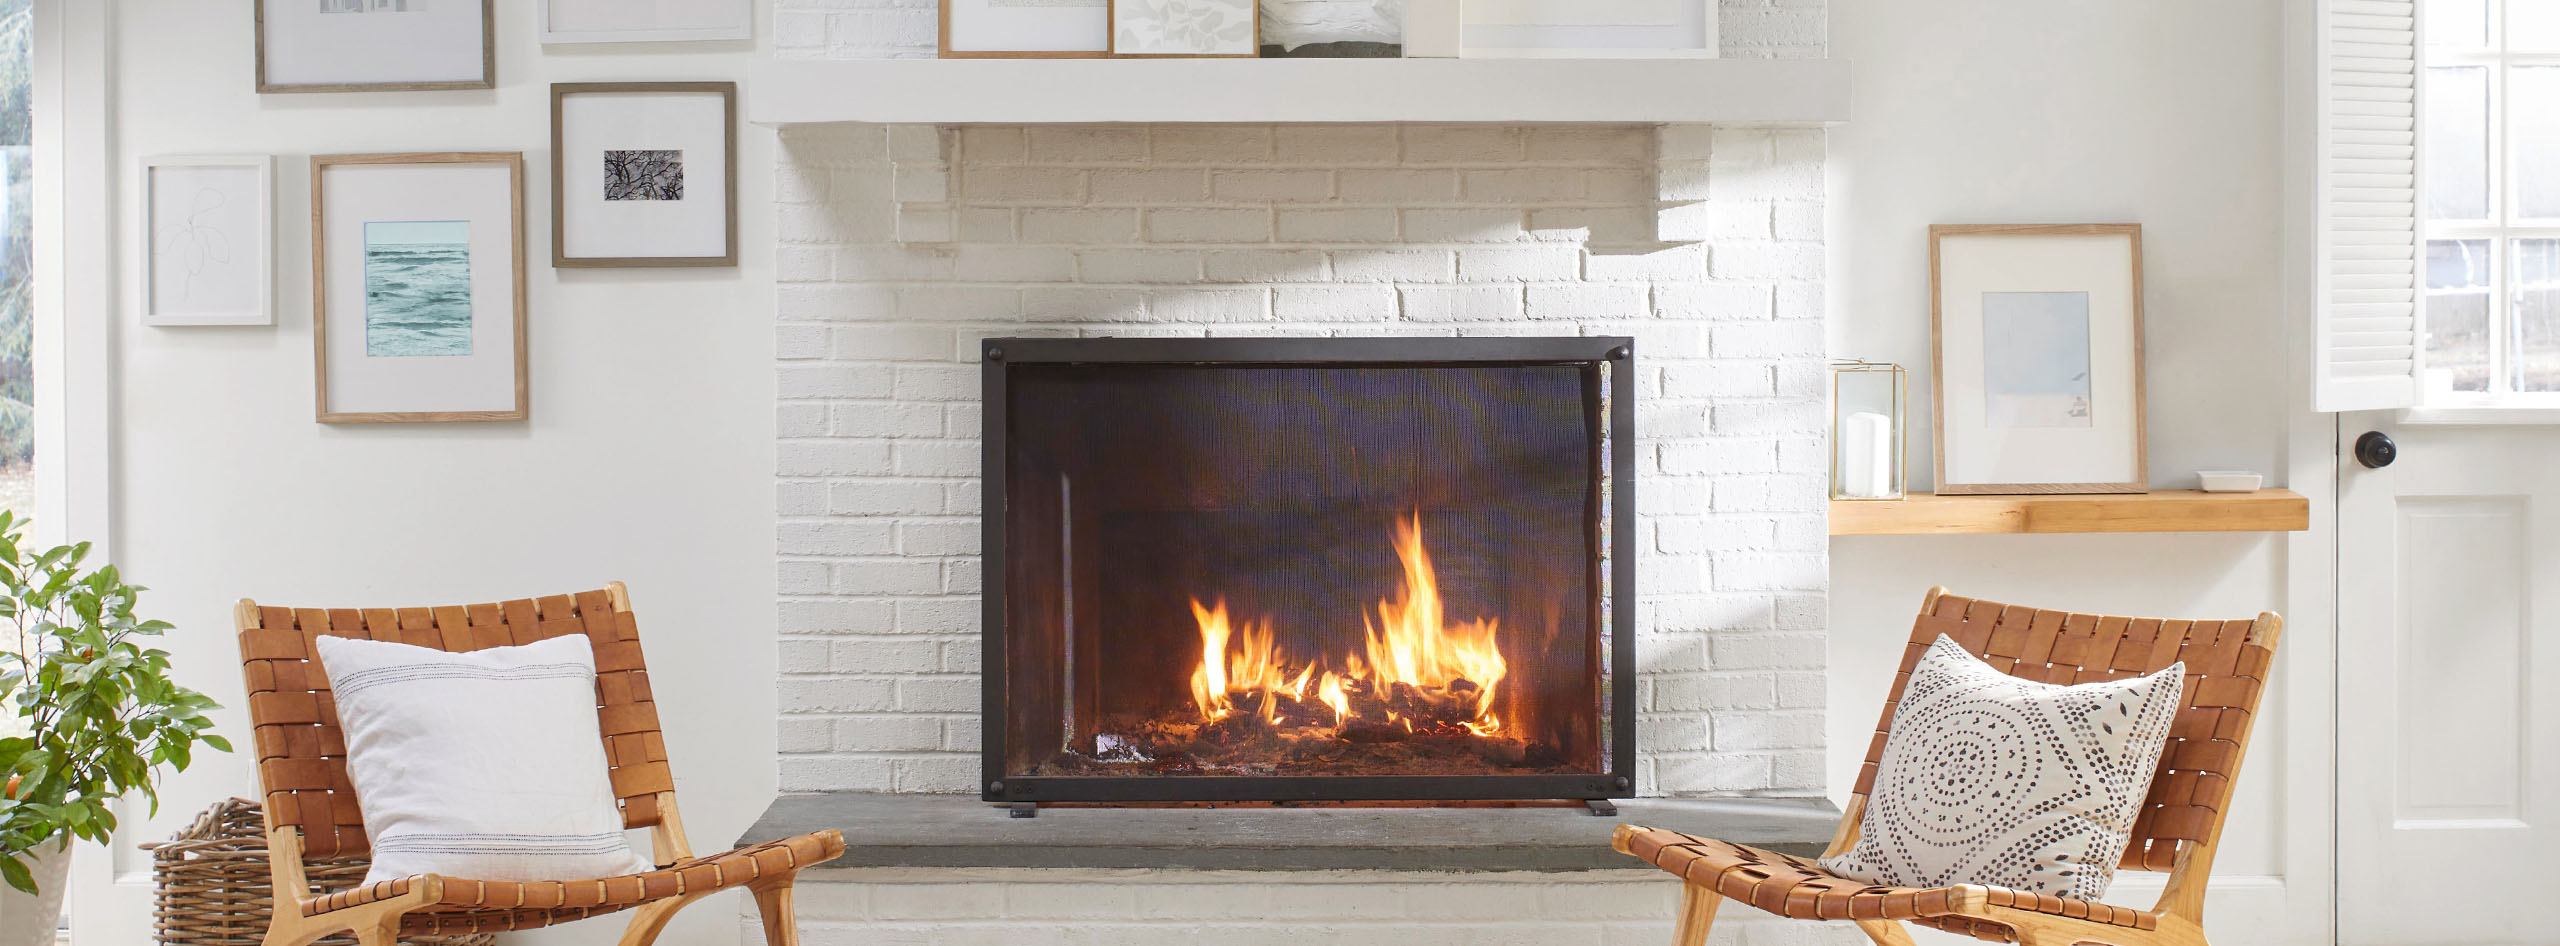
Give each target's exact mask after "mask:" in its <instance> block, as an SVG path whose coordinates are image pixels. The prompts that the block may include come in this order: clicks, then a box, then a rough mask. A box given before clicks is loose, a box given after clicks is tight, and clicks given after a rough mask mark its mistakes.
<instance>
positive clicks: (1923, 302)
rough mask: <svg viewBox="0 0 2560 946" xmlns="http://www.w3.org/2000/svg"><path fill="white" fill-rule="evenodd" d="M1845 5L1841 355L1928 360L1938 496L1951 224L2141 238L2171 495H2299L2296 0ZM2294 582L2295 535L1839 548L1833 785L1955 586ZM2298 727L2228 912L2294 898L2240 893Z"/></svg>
mask: <svg viewBox="0 0 2560 946" xmlns="http://www.w3.org/2000/svg"><path fill="white" fill-rule="evenodd" d="M1831 9H1832V14H1831V44H1832V45H1831V49H1832V55H1834V56H1840V57H1844V58H1847V59H1850V60H1851V61H1853V62H1854V63H1856V80H1855V83H1856V84H1855V92H1854V94H1855V96H1856V98H1855V103H1854V104H1855V113H1854V119H1855V120H1854V121H1852V122H1850V123H1849V124H1847V125H1845V126H1842V127H1839V128H1836V129H1834V130H1833V131H1832V133H1831V163H1830V179H1831V180H1830V203H1829V207H1830V221H1829V223H1830V237H1831V239H1830V246H1831V273H1832V281H1831V285H1832V295H1831V313H1830V334H1831V352H1832V354H1833V355H1834V356H1836V357H1860V358H1868V359H1877V360H1890V361H1895V362H1899V363H1901V364H1903V365H1904V366H1906V367H1908V368H1910V369H1911V370H1912V376H1911V377H1912V394H1913V400H1912V405H1911V406H1912V420H1913V424H1912V428H1911V443H1912V444H1913V449H1912V451H1911V454H1910V462H1911V464H1912V467H1913V482H1912V487H1913V488H1914V489H1926V488H1928V486H1929V482H1928V470H1929V458H1930V444H1931V442H1932V441H1931V436H1932V435H1931V432H1930V427H1929V417H1930V405H1929V385H1928V378H1929V374H1928V371H1929V363H1930V341H1929V270H1928V226H1929V225H1930V224H1934V223H2041V222H2134V223H2140V224H2142V225H2143V250H2144V261H2143V262H2144V281H2145V288H2146V293H2145V307H2146V310H2145V313H2144V314H2145V318H2146V321H2147V328H2148V348H2147V351H2148V357H2149V360H2150V364H2149V378H2150V399H2149V421H2150V436H2151V471H2152V481H2153V483H2154V485H2157V486H2161V487H2192V486H2193V485H2194V478H2193V475H2192V474H2193V471H2195V470H2197V469H2252V470H2259V471H2262V472H2265V473H2268V474H2270V482H2271V483H2277V484H2281V483H2283V482H2285V477H2284V470H2283V467H2282V465H2283V462H2284V461H2283V457H2284V452H2285V447H2286V424H2287V421H2288V419H2289V417H2290V415H2289V414H2288V413H2287V410H2288V408H2287V405H2288V404H2289V403H2290V400H2289V398H2288V395H2289V394H2290V393H2291V388H2289V387H2288V386H2287V385H2288V382H2287V380H2286V377H2285V365H2286V364H2287V359H2286V357H2285V355H2286V349H2285V347H2284V345H2285V341H2284V325H2283V322H2282V321H2281V318H2280V316H2279V314H2278V313H2279V305H2280V292H2281V283H2280V281H2279V276H2278V271H2277V265H2278V258H2277V254H2278V250H2279V246H2280V242H2279V237H2280V232H2279V228H2278V219H2277V214H2278V207H2277V199H2278V188H2279V169H2278V146H2279V144H2280V143H2281V129H2280V126H2279V122H2278V119H2279V115H2278V110H2279V107H2280V98H2279V93H2280V88H2279V84H2278V83H2279V75H2278V68H2279V50H2278V46H2277V27H2278V15H2277V14H2278V7H2277V5H2275V4H2230V3H2220V2H2213V0H2174V2H2152V3H2122V2H2116V0H1950V2H1937V3H1926V4H1913V3H1906V2H1899V0H1834V2H1833V4H1832V8H1831ZM2285 577H2286V576H2285V552H2284V546H2283V544H2282V542H2281V540H2279V539H2276V538H2272V537H2265V536H2254V535H2149V536H1967V537H1918V536H1907V537H1906V536H1880V537H1858V538H1840V539H1834V540H1833V541H1832V582H1831V587H1832V604H1831V637H1830V641H1831V643H1830V646H1831V661H1830V667H1831V671H1832V672H1831V675H1830V689H1831V712H1830V716H1829V719H1830V722H1829V726H1830V739H1829V744H1830V745H1831V746H1832V747H1833V748H1832V753H1831V765H1830V785H1831V787H1832V792H1833V794H1834V795H1835V797H1837V796H1844V795H1845V794H1846V793H1847V791H1848V788H1849V785H1850V783H1851V782H1852V781H1853V780H1854V779H1855V777H1856V774H1857V766H1858V763H1859V761H1860V760H1861V759H1862V758H1863V756H1864V752H1865V748H1866V746H1867V742H1868V738H1867V737H1868V735H1869V734H1870V733H1872V732H1873V731H1874V730H1873V726H1874V724H1875V716H1876V711H1877V709H1878V707H1880V706H1881V705H1882V702H1883V698H1884V693H1885V691H1886V689H1887V687H1888V686H1889V685H1890V683H1891V679H1892V674H1893V670H1894V667H1895V666H1896V665H1897V663H1898V661H1899V659H1900V657H1901V647H1900V644H1901V642H1902V641H1903V639H1904V638H1905V637H1906V636H1907V635H1908V634H1909V633H1910V629H1911V618H1912V614H1913V613H1914V612H1915V611H1916V610H1917V608H1918V607H1919V604H1920V598H1921V595H1922V593H1923V592H1925V591H1926V590H1927V589H1928V588H1929V586H1931V585H1935V584H1943V585H1947V586H1949V587H1950V588H1952V589H1954V590H1955V591H1957V592H1958V593H1960V594H1965V595H1969V596H1979V597H1985V598H1991V599H1995V600H2002V601H2014V602H2018V603H2022V604H2031V605H2037V606H2043V607H2058V608H2068V609H2073V610H2081V611H2100V612H2107V613H2116V614H2159V615H2163V616H2188V617H2246V616H2248V615H2251V614H2255V613H2257V612H2258V611H2260V610H2278V611H2282V610H2285V591H2286V581H2285ZM2297 630H2306V629H2297ZM2276 686H2277V687H2278V688H2279V689H2281V688H2282V687H2283V686H2284V680H2283V678H2282V677H2279V678H2278V679H2277V681H2276ZM2281 702H2282V701H2281V697H2280V696H2270V697H2269V698H2268V700H2267V705H2268V707H2269V708H2270V709H2273V708H2274V707H2276V706H2279V705H2281ZM2280 730H2281V720H2280V718H2278V717H2277V716H2276V715H2275V714H2273V713H2270V714H2269V715H2268V716H2267V717H2265V718H2264V719H2263V721H2262V724H2261V725H2260V727H2259V728H2258V730H2257V734H2258V735H2257V745H2256V746H2255V747H2254V751H2252V752H2251V754H2250V757H2249V768H2248V771H2247V772H2246V774H2244V775H2243V776H2242V778H2241V780H2240V785H2239V789H2238V791H2239V801H2238V807H2237V808H2236V809H2235V811H2234V813H2233V815H2232V820H2231V823H2230V824H2231V826H2230V830H2229V834H2228V840H2227V841H2226V843H2225V846H2224V852H2223V854H2222V857H2221V860H2220V862H2219V863H2218V865H2217V868H2218V869H2217V870H2216V875H2217V881H2216V885H2215V889H2216V892H2217V894H2218V895H2220V894H2224V893H2225V892H2226V891H2228V892H2229V893H2228V896H2218V897H2217V900H2220V901H2222V902H2226V903H2235V904H2236V903H2241V902H2245V903H2247V904H2248V905H2249V906H2251V907H2257V906H2267V905H2268V901H2266V900H2265V898H2267V897H2270V896H2280V895H2281V891H2280V890H2279V889H2277V888H2274V887H2273V885H2272V883H2271V882H2266V881H2262V880H2259V881H2243V880H2239V879H2238V878H2247V877H2251V876H2263V875H2270V874H2279V873H2281V872H2282V864H2281V862H2280V861H2279V859H2278V857H2277V852H2278V851H2279V850H2280V844H2279V840H2280V839H2279V837H2278V835H2277V823H2276V817H2275V816H2276V814H2277V812H2278V806H2277V805H2276V804H2275V803H2274V799H2275V798H2276V789H2277V788H2278V787H2279V786H2280V782H2281V779H2280V776H2281V774H2282V766H2283V765H2284V764H2285V757H2284V753H2283V752H2282V750H2281V749H2280V748H2279V747H2280V745H2281V739H2280ZM2120 889H2121V890H2122V891H2123V892H2122V894H2120V896H2119V897H2118V898H2117V899H2124V898H2127V897H2131V898H2133V899H2136V900H2143V901H2147V898H2148V897H2149V896H2152V895H2156V891H2157V887H2156V886H2149V887H2136V886H2134V885H2133V884H2130V883H2129V884H2127V885H2125V887H2123V888H2120ZM2137 894H2138V895H2137ZM2239 897H2254V898H2258V899H2253V900H2246V901H2241V900H2235V899H2234V898H2239ZM2214 915H2215V920H2216V940H2217V941H2218V942H2232V941H2237V942H2253V941H2254V942H2268V941H2272V940H2273V936H2274V934H2273V932H2272V929H2273V928H2272V927H2246V926H2242V927H2232V926H2225V925H2223V924H2226V923H2230V922H2232V921H2235V920H2241V921H2245V920H2247V919H2248V917H2247V916H2246V913H2245V911H2243V910H2239V909H2225V908H2217V909H2216V911H2215V914H2214ZM2278 919H2279V918H2277V917H2274V916H2268V917H2265V918H2263V920H2264V922H2268V923H2273V922H2276V921H2277V920H2278Z"/></svg>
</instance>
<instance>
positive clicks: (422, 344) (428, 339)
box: [311, 151, 530, 424]
mask: <svg viewBox="0 0 2560 946" xmlns="http://www.w3.org/2000/svg"><path fill="white" fill-rule="evenodd" d="M403 167H406V168H412V169H439V168H453V169H469V168H475V167H476V168H480V169H484V170H490V169H503V170H504V171H505V174H506V184H505V185H504V191H505V193H504V194H503V196H501V195H499V194H496V193H479V192H476V191H474V192H472V193H459V192H458V191H459V190H464V189H473V188H480V187H489V188H491V189H492V190H493V191H494V190H495V187H494V185H490V184H486V183H480V182H472V183H471V184H469V185H461V184H459V183H458V182H459V180H460V179H459V178H458V177H438V176H434V175H412V176H410V177H407V178H402V179H396V180H383V181H377V182H373V183H371V184H369V185H367V186H368V187H369V188H371V189H368V190H363V191H357V187H356V182H354V181H347V182H344V183H342V184H341V185H340V192H339V193H337V194H336V195H335V196H334V197H333V196H332V191H331V190H330V185H331V180H332V178H333V177H335V176H337V175H338V172H342V171H363V170H366V169H392V168H403ZM422 181H424V182H426V183H428V184H430V185H431V186H443V187H448V188H455V189H456V191H457V192H455V193H432V192H429V191H427V190H425V189H422V188H421V187H420V186H419V185H420V184H421V182H422ZM351 191H352V193H351ZM386 194H388V195H394V196H387V197H386V196H385V195H386ZM475 199H476V201H477V203H474V202H473V201H474V200H475ZM333 200H336V201H338V202H339V206H345V205H348V204H353V205H355V206H354V207H352V208H350V209H349V211H348V212H349V214H350V216H348V217H347V218H346V219H340V218H338V217H337V216H334V215H333V213H332V211H333V210H334V209H337V208H336V207H333V204H332V201H333ZM412 207H415V208H419V209H418V210H417V211H415V212H411V211H410V210H409V209H408V208H412ZM377 208H378V209H377ZM475 210H476V212H477V215H476V216H475V215H473V212H474V211H475ZM457 213H459V214H463V217H462V219H459V220H456V219H452V218H453V217H454V216H455V215H456V214H457ZM377 216H379V217H380V219H374V218H376V217H377ZM473 223H487V224H497V226H496V227H495V228H494V229H496V230H498V231H499V233H498V239H482V238H481V235H480V233H476V232H474V231H475V230H477V229H479V228H473V227H471V226H470V225H471V224H473ZM481 232H485V231H481ZM448 234H449V235H448ZM455 236H459V237H461V238H462V239H463V242H462V243H461V244H459V246H460V247H461V248H460V249H459V250H454V249H452V247H454V246H455V245H456V244H454V243H453V242H452V239H453V237H455ZM349 237H353V240H352V242H353V244H354V245H353V247H352V250H353V254H352V256H353V259H352V260H349V259H347V258H345V257H344V256H343V255H342V256H333V255H332V254H331V253H330V244H331V243H332V242H334V241H346V240H348V238H349ZM500 239H502V240H503V242H499V240H500ZM524 241H525V228H524V153H523V152H521V151H445V152H421V153H403V154H322V155H313V156H312V158H311V349H312V362H313V370H314V374H313V391H314V396H315V398H316V405H317V410H316V415H317V418H318V420H319V421H320V422H321V423H324V424H388V423H451V422H466V421H520V420H524V419H525V418H526V417H527V415H528V413H529V411H528V408H529V404H528V400H529V391H530V385H529V383H528V377H527V372H526V364H527V362H526V358H525V342H526V337H525V312H526V308H527V305H526V299H527V295H526V288H525V259H526V257H525V245H524ZM487 248H496V249H498V250H499V252H497V253H495V254H483V253H481V252H478V250H480V249H487ZM341 249H342V251H343V250H346V249H348V248H347V247H341ZM484 255H489V256H494V257H495V259H493V260H490V261H489V262H491V263H493V264H503V265H505V266H507V267H508V270H509V271H508V273H507V274H505V276H504V278H503V279H499V278H485V277H486V274H484V273H483V271H481V270H479V269H478V268H476V267H477V266H478V265H479V264H480V263H481V262H482V261H483V260H482V257H483V256H484ZM457 256H458V257H459V259H458V260H457V259H456V257H457ZM333 261H334V264H335V265H337V266H339V267H341V274H342V276H352V277H354V278H356V279H358V280H360V281H359V284H358V285H357V286H356V287H355V288H354V289H353V290H352V292H353V294H352V295H348V294H347V293H348V292H349V290H348V289H347V287H346V286H345V285H344V283H343V282H340V283H337V284H336V285H338V287H339V293H340V301H341V302H342V303H345V302H348V301H351V300H352V301H353V302H354V303H355V304H354V305H352V306H350V305H343V304H342V305H340V306H337V307H335V308H334V309H333V307H332V306H331V305H330V297H331V295H332V292H331V287H332V285H333V284H332V282H331V280H330V272H331V266H332V265H333ZM350 265H351V266H352V269H346V267H349V266H350ZM457 266H459V267H460V273H459V275H458V276H457V274H456V272H455V267H457ZM457 279H459V280H460V284H458V285H457V284H456V280H457ZM484 285H487V286H494V287H496V288H500V289H501V290H502V291H501V292H499V293H493V294H494V295H498V296H500V299H499V300H498V301H499V302H500V303H501V306H502V308H503V311H504V312H505V313H506V316H507V321H506V322H505V323H504V324H503V325H502V326H498V327H496V328H493V329H491V330H488V331H483V330H482V325H481V322H480V320H481V317H482V314H483V311H484V309H485V308H487V307H484V306H483V305H482V304H481V299H480V298H479V296H480V293H479V292H478V291H477V290H478V289H479V288H481V287H482V286H484ZM457 292H458V293H460V294H461V295H462V299H461V300H460V303H459V305H460V313H461V322H462V328H461V329H460V330H459V331H455V330H453V329H452V328H451V327H450V323H451V322H452V321H453V320H454V319H453V315H454V314H455V312H456V309H455V305H456V301H455V300H454V298H453V297H454V295H455V294H456V293H457ZM349 308H353V309H354V310H355V311H354V312H353V313H352V314H350V313H349V312H348V311H347V309H349ZM333 319H335V320H347V319H353V323H352V325H351V326H349V325H342V326H341V328H342V329H344V328H352V329H353V334H352V335H349V334H346V333H343V332H341V333H333V332H332V331H331V330H330V323H331V321H332V320H333ZM437 323H443V324H437ZM420 326H424V328H420ZM333 338H334V339H335V341H336V342H337V343H338V344H340V345H341V346H346V347H347V350H346V351H342V352H341V360H342V361H344V360H346V359H347V358H349V357H350V356H352V357H353V358H354V359H355V360H357V361H359V362H362V363H372V362H376V361H380V362H384V363H385V366H386V367H387V366H389V365H391V364H393V363H397V364H398V365H399V367H402V368H403V369H406V370H404V372H403V373H404V374H405V375H406V377H403V378H398V379H393V380H391V381H389V382H388V383H375V382H374V381H373V380H371V379H365V380H366V381H367V383H366V384H365V385H364V386H365V387H367V388H368V389H369V390H368V391H367V392H365V394H364V395H363V397H364V399H365V400H367V401H371V402H377V403H360V404H351V403H349V402H350V401H351V400H355V398H351V397H349V396H347V395H346V394H344V393H343V392H335V391H333V385H332V378H333V376H332V375H331V374H330V364H331V360H330V346H331V344H332V341H333ZM486 342H504V343H505V347H506V348H507V349H509V350H508V351H507V352H506V353H505V357H503V358H497V359H487V360H476V359H480V357H481V355H482V354H484V353H483V352H480V351H477V350H476V349H478V348H479V347H480V346H481V345H482V344H483V343H486ZM457 355H458V356H461V357H459V358H456V357H451V356H457ZM377 356H379V357H377ZM439 356H442V357H439ZM491 362H495V363H494V364H492V363H491ZM341 367H347V366H346V365H344V364H341ZM454 369H463V370H461V371H456V370H454ZM464 375H467V376H468V377H471V378H474V379H476V380H478V381H479V382H480V383H481V386H482V387H485V388H490V389H493V391H481V392H474V393H478V394H480V395H482V396H483V397H487V396H488V395H489V394H491V393H494V392H504V395H503V396H500V397H494V398H489V399H490V400H492V401H505V402H507V403H508V405H509V406H504V407H472V408H468V409H456V410H442V409H435V408H432V407H407V406H402V407H397V408H394V407H391V406H388V405H387V404H384V403H378V402H382V401H386V400H412V399H415V400H432V399H434V398H436V397H438V396H440V392H432V391H431V392H429V393H426V394H420V393H418V389H420V388H427V387H434V386H437V385H440V384H444V383H445V382H446V381H449V380H451V379H452V378H454V377H458V376H464ZM404 385H405V386H407V387H408V388H409V390H407V391H405V392H402V391H396V390H392V389H395V388H399V387H401V386H404ZM386 391H390V393H389V394H387V395H386V394H385V392H386Z"/></svg>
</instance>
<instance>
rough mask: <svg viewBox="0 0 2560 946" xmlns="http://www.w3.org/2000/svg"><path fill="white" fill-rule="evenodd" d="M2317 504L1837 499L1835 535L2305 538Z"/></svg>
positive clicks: (2181, 494)
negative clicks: (2197, 534) (2296, 535)
mask: <svg viewBox="0 0 2560 946" xmlns="http://www.w3.org/2000/svg"><path fill="white" fill-rule="evenodd" d="M2308 528H2311V501H2310V500H2308V499H2305V498H2303V496H2302V494H2300V493H2297V492H2294V491H2292V490H2289V489H2262V490H2258V491H2255V492H2249V493H2207V492H2203V491H2201V490H2192V489H2159V490H2152V491H2151V492H2148V493H2116V494H2109V495H2086V496H2082V495H2074V496H2056V495H2028V496H1940V495H1937V494H1935V493H1913V494H1911V498H1909V499H1904V500H1898V501H1857V500H1833V501H1832V503H1831V534H1832V535H2001V534H2011V535H2014V534H2025V533H2036V534H2049V533H2066V532H2300V531H2302V530H2304V529H2308Z"/></svg>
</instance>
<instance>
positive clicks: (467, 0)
mask: <svg viewBox="0 0 2560 946" xmlns="http://www.w3.org/2000/svg"><path fill="white" fill-rule="evenodd" d="M251 2H252V3H254V4H255V5H256V6H255V14H256V17H257V37H258V50H257V69H258V91H260V92H397V91H434V90H442V89H492V88H496V87H497V85H498V59H497V55H496V53H495V51H494V50H495V48H496V46H495V42H494V40H495V34H496V28H497V27H496V22H497V19H496V10H495V2H496V0H251Z"/></svg>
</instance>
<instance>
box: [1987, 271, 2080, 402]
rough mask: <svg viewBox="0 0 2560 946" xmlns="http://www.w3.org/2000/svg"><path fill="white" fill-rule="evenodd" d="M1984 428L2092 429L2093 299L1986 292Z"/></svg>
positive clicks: (2073, 295) (2066, 294)
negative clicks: (2091, 300)
mask: <svg viewBox="0 0 2560 946" xmlns="http://www.w3.org/2000/svg"><path fill="white" fill-rule="evenodd" d="M1982 397H1983V423H1984V424H1985V425H1987V426H1991V427H2089V426H2092V423H2091V419H2090V411H2089V294H2088V293H2085V292H1986V293H1983V294H1982Z"/></svg>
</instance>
